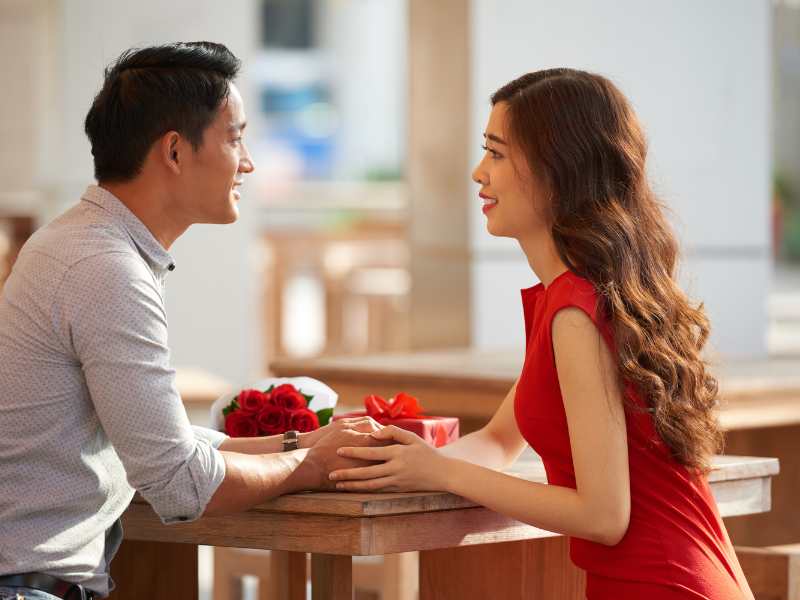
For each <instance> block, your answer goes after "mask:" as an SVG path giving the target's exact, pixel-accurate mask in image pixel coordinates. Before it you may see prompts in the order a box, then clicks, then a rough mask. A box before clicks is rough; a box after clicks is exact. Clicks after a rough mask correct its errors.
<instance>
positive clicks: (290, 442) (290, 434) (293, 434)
mask: <svg viewBox="0 0 800 600" xmlns="http://www.w3.org/2000/svg"><path fill="white" fill-rule="evenodd" d="M299 447H300V432H299V431H297V430H296V429H290V430H289V431H287V432H286V433H284V434H283V451H284V452H289V451H290V450H297V449H298V448H299Z"/></svg>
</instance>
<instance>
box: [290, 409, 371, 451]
mask: <svg viewBox="0 0 800 600" xmlns="http://www.w3.org/2000/svg"><path fill="white" fill-rule="evenodd" d="M382 428H383V425H381V424H380V423H378V422H377V421H376V420H375V419H373V418H372V417H367V416H363V417H347V418H344V419H336V420H335V421H331V422H330V423H328V424H327V425H325V426H324V427H320V428H319V429H315V430H314V431H309V432H308V433H301V434H300V436H299V438H300V448H312V447H313V446H314V445H315V444H316V443H317V442H318V441H319V440H321V439H322V438H323V437H325V436H326V435H328V434H329V433H333V432H335V431H348V430H351V431H357V432H358V433H372V432H374V431H378V430H380V429H382Z"/></svg>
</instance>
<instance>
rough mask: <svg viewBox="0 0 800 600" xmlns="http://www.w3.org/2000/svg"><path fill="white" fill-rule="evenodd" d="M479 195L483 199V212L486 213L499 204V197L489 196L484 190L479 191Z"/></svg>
mask: <svg viewBox="0 0 800 600" xmlns="http://www.w3.org/2000/svg"><path fill="white" fill-rule="evenodd" d="M478 196H479V197H480V198H482V199H483V214H486V213H487V212H488V211H489V210H490V209H492V208H494V206H495V205H496V204H497V198H492V197H491V196H487V195H486V194H484V193H483V192H481V193H479V194H478Z"/></svg>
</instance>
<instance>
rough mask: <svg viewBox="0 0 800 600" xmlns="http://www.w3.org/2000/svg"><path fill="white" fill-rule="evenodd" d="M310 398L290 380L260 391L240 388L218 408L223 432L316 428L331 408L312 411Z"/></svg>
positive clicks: (240, 433)
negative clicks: (228, 401)
mask: <svg viewBox="0 0 800 600" xmlns="http://www.w3.org/2000/svg"><path fill="white" fill-rule="evenodd" d="M313 398H314V396H313V395H310V394H304V393H303V392H301V391H300V390H299V389H297V388H296V387H295V386H294V385H292V384H291V383H283V384H281V385H278V386H275V385H270V386H269V389H267V390H264V391H263V392H262V391H259V390H256V389H246V390H242V391H241V392H239V393H238V394H237V395H236V396H234V398H233V400H232V401H231V402H230V404H228V405H227V406H226V407H224V408H223V409H222V415H223V417H224V427H225V433H227V434H228V435H229V436H231V437H256V436H259V435H274V434H277V433H283V432H285V431H289V430H290V429H296V430H297V431H300V432H307V431H313V430H315V429H319V428H320V427H322V426H323V425H327V424H328V422H329V421H330V420H331V417H332V416H333V408H330V407H328V408H322V409H321V410H318V411H316V412H315V411H313V410H311V409H310V408H309V403H310V402H311V401H312V400H313Z"/></svg>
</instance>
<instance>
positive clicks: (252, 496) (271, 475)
mask: <svg viewBox="0 0 800 600" xmlns="http://www.w3.org/2000/svg"><path fill="white" fill-rule="evenodd" d="M274 437H280V436H274ZM240 439H241V438H240ZM227 441H228V440H226V442H227ZM223 446H224V444H223ZM221 450H222V456H223V458H224V459H225V479H224V480H223V481H222V483H221V484H220V486H219V487H218V488H217V491H216V492H215V493H214V495H213V496H212V498H211V500H210V501H209V503H208V505H207V506H206V510H205V512H204V513H203V516H214V515H222V514H228V513H233V512H239V511H242V510H247V509H248V508H250V507H252V506H256V505H257V504H261V503H263V502H266V501H267V500H269V499H270V498H274V497H276V496H280V495H282V494H290V493H292V492H299V491H301V490H307V489H313V488H315V487H317V486H318V485H319V481H318V479H319V474H318V473H316V472H315V471H314V466H313V464H309V462H308V461H306V460H305V459H306V454H307V452H308V450H295V451H292V452H280V453H276V454H266V455H261V454H240V453H237V452H230V451H225V450H224V449H223V448H221ZM304 461H305V462H304Z"/></svg>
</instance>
